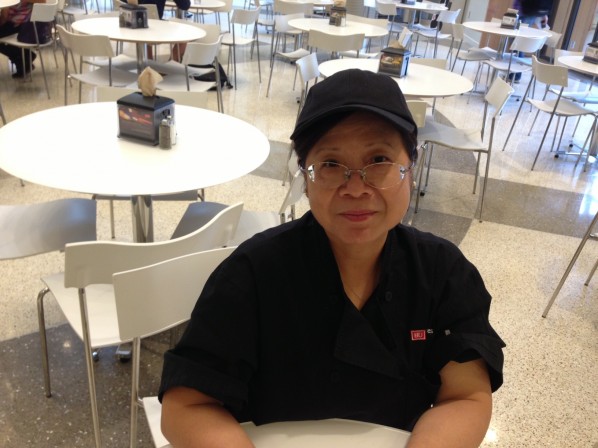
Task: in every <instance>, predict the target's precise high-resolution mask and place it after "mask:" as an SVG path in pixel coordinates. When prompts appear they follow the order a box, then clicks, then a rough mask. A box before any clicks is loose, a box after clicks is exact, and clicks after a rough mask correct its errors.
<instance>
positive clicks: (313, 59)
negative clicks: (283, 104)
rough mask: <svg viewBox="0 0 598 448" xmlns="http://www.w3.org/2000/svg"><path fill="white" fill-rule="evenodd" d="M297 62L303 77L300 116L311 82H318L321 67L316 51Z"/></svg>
mask: <svg viewBox="0 0 598 448" xmlns="http://www.w3.org/2000/svg"><path fill="white" fill-rule="evenodd" d="M295 64H297V69H298V70H299V77H300V78H301V96H300V97H299V108H298V110H297V117H298V116H299V112H301V109H302V108H303V103H304V102H305V98H306V97H307V92H308V90H309V87H310V83H312V82H313V84H315V83H317V82H318V78H319V77H320V69H319V67H318V58H317V56H316V53H310V54H309V55H307V56H304V57H302V58H301V59H298V60H297V62H295Z"/></svg>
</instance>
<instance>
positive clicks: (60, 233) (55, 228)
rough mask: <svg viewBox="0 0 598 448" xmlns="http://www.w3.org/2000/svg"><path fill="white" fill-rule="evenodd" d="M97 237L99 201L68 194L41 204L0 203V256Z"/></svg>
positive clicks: (10, 256) (51, 248)
mask: <svg viewBox="0 0 598 448" xmlns="http://www.w3.org/2000/svg"><path fill="white" fill-rule="evenodd" d="M95 239H96V203H95V201H93V200H91V199H83V198H68V199H58V200H55V201H49V202H42V203H38V204H19V205H0V260H9V259H15V258H24V257H30V256H33V255H38V254H44V253H48V252H57V251H62V250H64V246H65V245H67V244H68V243H74V242H78V241H93V240H95Z"/></svg>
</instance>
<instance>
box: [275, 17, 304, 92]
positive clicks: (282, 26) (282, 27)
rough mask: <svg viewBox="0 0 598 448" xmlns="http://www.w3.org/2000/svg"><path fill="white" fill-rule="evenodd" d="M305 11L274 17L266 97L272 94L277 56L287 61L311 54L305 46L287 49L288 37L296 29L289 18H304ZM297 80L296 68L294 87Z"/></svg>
mask: <svg viewBox="0 0 598 448" xmlns="http://www.w3.org/2000/svg"><path fill="white" fill-rule="evenodd" d="M302 17H304V14H303V13H296V14H286V15H277V16H275V17H274V36H273V38H272V42H273V50H272V56H271V58H270V76H269V77H268V88H267V89H266V97H268V96H270V85H271V84H272V72H273V71H274V61H275V60H276V58H281V59H283V60H284V61H285V62H291V63H293V62H296V61H297V60H298V59H301V58H302V57H304V56H307V55H308V54H309V51H307V50H306V49H305V48H294V49H293V50H291V51H285V44H286V37H287V36H288V35H289V33H290V32H292V31H294V30H295V29H294V28H293V27H292V26H290V25H289V20H292V19H297V18H302ZM296 80H297V70H295V79H294V81H293V89H294V88H295V81H296Z"/></svg>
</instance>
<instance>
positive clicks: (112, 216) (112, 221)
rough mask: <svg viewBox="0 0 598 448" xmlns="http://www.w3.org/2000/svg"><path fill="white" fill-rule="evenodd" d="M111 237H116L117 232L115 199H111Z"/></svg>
mask: <svg viewBox="0 0 598 448" xmlns="http://www.w3.org/2000/svg"><path fill="white" fill-rule="evenodd" d="M109 202H110V237H111V238H112V239H115V238H116V232H115V230H114V227H115V226H114V201H113V200H112V199H110V201H109Z"/></svg>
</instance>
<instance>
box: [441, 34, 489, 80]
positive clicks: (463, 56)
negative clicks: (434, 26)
mask: <svg viewBox="0 0 598 448" xmlns="http://www.w3.org/2000/svg"><path fill="white" fill-rule="evenodd" d="M452 35H453V42H458V44H459V45H458V47H457V49H456V51H455V54H454V55H452V56H451V57H453V64H452V66H451V71H454V70H455V66H456V65H457V61H458V60H459V61H463V67H462V68H461V74H463V72H464V71H465V66H466V65H467V63H468V62H477V63H478V65H479V63H480V62H482V61H489V60H490V59H493V58H494V57H495V56H496V51H495V50H493V51H490V49H488V50H486V49H483V48H479V47H473V48H469V49H467V51H466V52H463V53H462V52H461V49H462V47H463V43H464V42H465V27H464V26H463V24H461V23H453V25H452Z"/></svg>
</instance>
